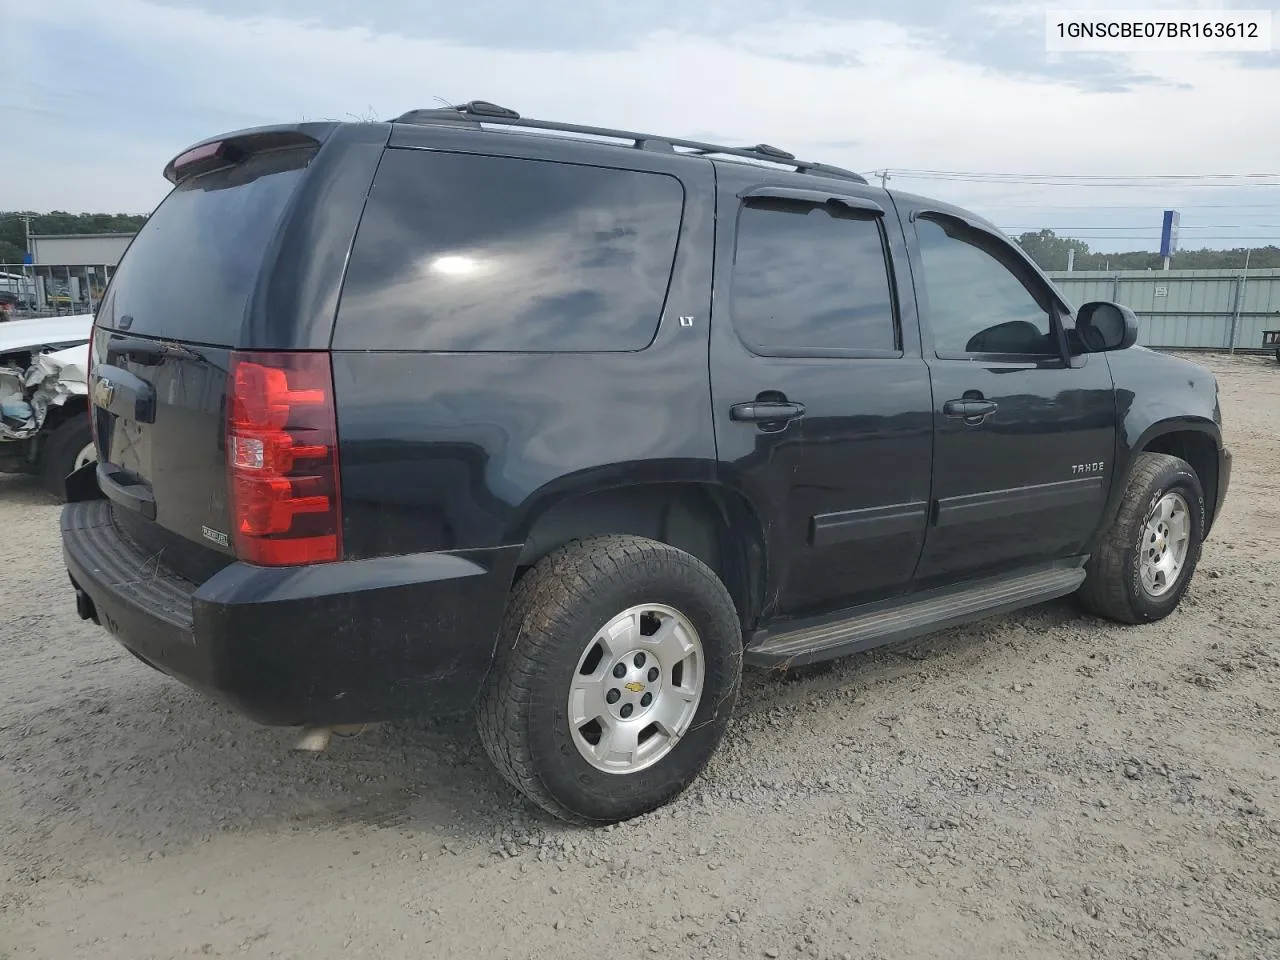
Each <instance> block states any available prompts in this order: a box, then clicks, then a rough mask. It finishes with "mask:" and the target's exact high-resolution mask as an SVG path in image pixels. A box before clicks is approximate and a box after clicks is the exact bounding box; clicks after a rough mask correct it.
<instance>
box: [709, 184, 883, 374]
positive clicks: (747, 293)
mask: <svg viewBox="0 0 1280 960" xmlns="http://www.w3.org/2000/svg"><path fill="white" fill-rule="evenodd" d="M732 291H733V296H732V299H733V322H734V325H735V326H736V327H737V329H738V335H739V336H740V337H741V338H742V340H743V342H744V343H746V345H747V346H748V347H749V348H750V349H751V351H752V352H753V353H756V354H760V355H763V356H824V355H835V356H840V355H849V354H857V353H868V354H872V355H875V354H880V353H892V352H894V351H895V350H897V349H898V331H897V324H896V322H895V318H894V303H893V293H892V290H891V287H890V281H889V269H888V257H887V253H886V247H885V243H884V236H883V230H882V227H881V224H880V217H878V216H872V215H870V214H869V213H864V212H863V211H859V210H850V209H848V208H845V207H840V206H837V205H834V204H824V205H819V204H814V203H806V202H800V201H795V200H787V199H780V198H773V197H767V198H759V199H754V200H751V201H749V202H748V203H747V204H746V205H744V206H743V207H742V210H741V213H740V214H739V217H738V239H737V245H736V250H735V252H734V263H733V285H732Z"/></svg>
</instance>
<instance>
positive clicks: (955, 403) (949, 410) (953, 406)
mask: <svg viewBox="0 0 1280 960" xmlns="http://www.w3.org/2000/svg"><path fill="white" fill-rule="evenodd" d="M998 406H999V404H997V403H996V402H995V401H994V400H948V401H947V402H946V403H944V404H943V405H942V415H943V416H945V417H953V418H955V419H958V420H968V421H969V422H971V423H981V422H982V421H983V419H984V418H986V417H989V416H991V414H993V413H995V412H996V408H997V407H998Z"/></svg>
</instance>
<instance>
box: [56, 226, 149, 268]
mask: <svg viewBox="0 0 1280 960" xmlns="http://www.w3.org/2000/svg"><path fill="white" fill-rule="evenodd" d="M132 239H133V234H131V233H79V234H75V233H60V234H45V235H43V236H41V235H38V234H36V235H33V236H32V237H31V253H32V259H34V260H35V263H36V266H40V267H45V266H48V267H71V268H73V269H74V268H76V267H104V266H105V267H114V266H115V265H116V264H118V263H119V262H120V258H121V257H123V256H124V251H125V248H126V247H128V246H129V241H130V240H132Z"/></svg>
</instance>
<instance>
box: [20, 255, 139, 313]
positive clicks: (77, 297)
mask: <svg viewBox="0 0 1280 960" xmlns="http://www.w3.org/2000/svg"><path fill="white" fill-rule="evenodd" d="M114 272H115V267H111V266H108V265H106V264H97V265H85V266H79V267H63V266H45V265H40V264H36V265H32V264H23V263H0V321H4V320H21V319H26V318H29V317H57V316H67V315H74V314H83V313H93V312H94V311H95V310H96V309H97V307H98V302H99V301H100V300H101V299H102V293H103V291H104V290H105V289H106V286H107V281H108V280H110V279H111V274H112V273H114Z"/></svg>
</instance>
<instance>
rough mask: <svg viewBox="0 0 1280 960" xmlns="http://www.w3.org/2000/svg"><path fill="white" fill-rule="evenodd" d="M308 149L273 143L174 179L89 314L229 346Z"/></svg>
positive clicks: (109, 322) (109, 323) (108, 322)
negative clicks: (225, 164)
mask: <svg viewBox="0 0 1280 960" xmlns="http://www.w3.org/2000/svg"><path fill="white" fill-rule="evenodd" d="M314 155H315V150H314V148H310V149H290V150H273V151H266V152H263V153H260V154H255V155H253V156H250V157H249V158H248V159H247V160H245V161H244V162H243V163H240V164H238V165H236V166H234V167H230V168H227V169H224V170H218V171H214V172H212V173H207V174H205V175H204V176H200V177H193V178H192V179H190V180H187V181H184V182H183V183H180V184H179V185H178V186H177V187H175V188H174V189H173V190H172V191H171V192H170V193H169V195H168V196H167V197H166V198H165V199H164V201H163V202H162V203H161V204H160V206H159V207H158V208H157V209H156V211H155V213H153V214H152V215H151V217H150V218H149V219H148V220H147V223H146V225H145V226H144V227H143V228H142V231H141V232H140V233H139V234H138V235H137V237H135V238H134V240H133V242H132V243H131V244H130V245H129V249H128V252H126V254H125V256H124V258H123V259H122V260H121V261H120V266H119V268H118V269H117V270H116V271H115V276H114V277H113V278H112V280H111V292H110V295H109V296H108V298H107V300H106V302H105V303H104V304H103V307H102V311H101V312H100V314H99V317H98V323H99V324H100V325H101V326H104V327H117V326H119V325H120V318H122V317H125V316H128V317H130V318H131V319H130V322H129V323H128V329H129V332H130V333H131V334H141V335H143V336H156V337H164V338H166V339H172V340H185V341H191V342H196V343H208V344H215V345H219V346H233V345H235V344H236V341H237V339H238V337H239V335H240V330H241V326H242V324H243V321H244V317H245V310H246V308H247V307H248V304H249V300H250V298H251V297H252V296H253V290H254V286H255V284H256V283H257V279H258V275H259V274H260V273H261V272H262V269H263V266H264V264H263V261H264V259H265V258H266V257H267V255H268V248H269V247H270V245H271V242H272V240H273V239H274V237H275V235H276V232H277V230H278V229H279V226H280V220H281V218H282V216H283V215H284V210H285V207H286V205H287V204H288V202H289V198H290V197H292V196H293V193H294V191H295V190H296V189H297V187H298V184H299V183H300V182H301V179H302V176H303V172H304V170H305V168H306V166H307V164H308V162H309V161H310V160H311V157H312V156H314Z"/></svg>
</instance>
